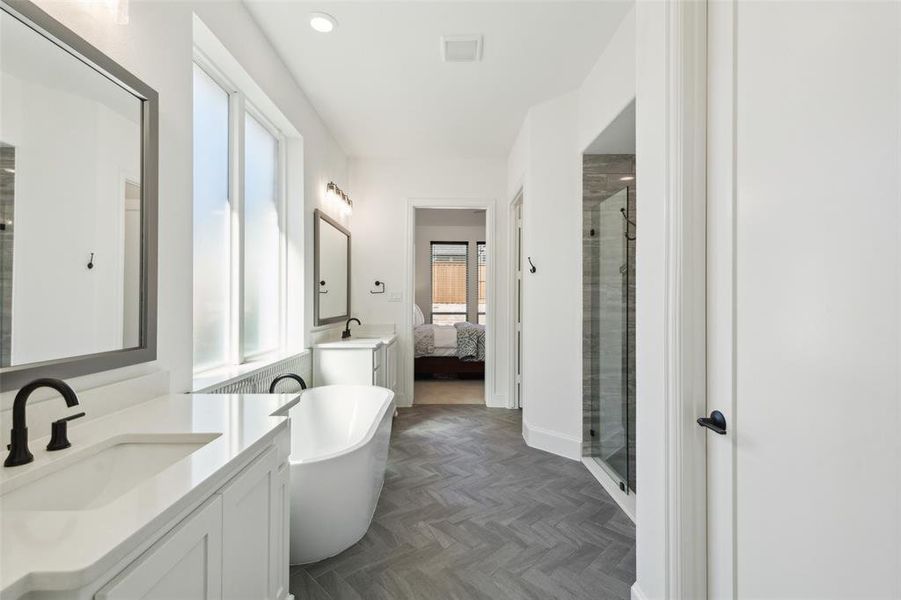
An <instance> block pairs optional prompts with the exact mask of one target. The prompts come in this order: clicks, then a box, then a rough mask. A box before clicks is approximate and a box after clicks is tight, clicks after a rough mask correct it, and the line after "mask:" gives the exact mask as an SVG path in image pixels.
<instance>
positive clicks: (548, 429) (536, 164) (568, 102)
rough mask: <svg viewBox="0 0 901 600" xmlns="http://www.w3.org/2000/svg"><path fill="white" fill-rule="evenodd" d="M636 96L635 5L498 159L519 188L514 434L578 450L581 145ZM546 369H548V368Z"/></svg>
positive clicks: (511, 187)
mask: <svg viewBox="0 0 901 600" xmlns="http://www.w3.org/2000/svg"><path fill="white" fill-rule="evenodd" d="M634 97H635V11H634V9H633V10H630V11H629V12H628V13H627V14H626V16H625V17H624V18H623V21H622V23H621V24H620V25H619V27H618V29H617V31H616V33H615V34H614V36H613V38H611V41H610V43H609V44H608V46H607V48H606V49H605V50H604V52H603V54H602V55H601V56H600V57H599V59H598V61H597V63H596V64H595V66H594V68H593V69H592V70H591V72H590V73H589V75H588V76H587V78H586V80H585V82H584V83H583V84H582V86H580V88H579V89H577V90H574V91H572V92H571V93H569V94H565V95H563V96H560V97H558V98H555V99H553V100H549V101H547V102H545V103H543V104H540V105H537V106H534V107H533V108H532V109H531V110H530V111H529V114H528V116H527V117H526V120H525V123H523V127H522V129H521V130H520V133H519V136H518V137H517V140H516V142H515V144H514V146H513V148H512V150H511V153H510V156H509V158H508V161H507V198H506V201H507V202H509V201H510V200H512V199H513V197H514V196H515V194H516V192H517V191H518V190H519V189H520V187H522V188H523V190H524V194H523V253H524V254H525V256H531V257H532V259H533V261H534V262H535V266H536V267H537V269H538V270H537V272H536V273H534V274H531V273H529V272H528V271H526V272H525V273H524V281H523V311H524V319H523V328H524V331H523V399H522V403H523V435H524V437H525V439H526V441H527V442H528V443H529V444H530V445H532V446H534V447H537V448H541V449H544V450H548V451H550V452H554V453H556V454H560V455H561V456H566V457H569V458H572V459H578V458H579V457H580V456H581V443H582V262H581V258H580V257H581V256H582V243H581V241H582V229H581V227H582V151H583V150H584V149H585V148H586V147H587V146H588V145H589V144H590V143H591V142H592V141H593V140H594V139H595V138H596V137H597V136H598V135H599V134H600V133H601V132H602V131H603V130H604V128H605V127H606V126H607V125H608V124H610V123H611V122H612V121H613V120H614V119H615V118H616V117H617V115H619V113H620V112H621V111H622V110H623V109H624V108H625V107H626V106H627V105H628V104H629V102H631V101H632V99H634ZM550 373H553V374H554V375H553V376H549V374H550Z"/></svg>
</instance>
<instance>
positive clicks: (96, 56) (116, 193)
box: [0, 0, 158, 391]
mask: <svg viewBox="0 0 901 600" xmlns="http://www.w3.org/2000/svg"><path fill="white" fill-rule="evenodd" d="M157 115H158V96H157V93H156V92H155V91H154V90H153V89H151V88H150V87H149V86H148V85H146V84H145V83H143V82H142V81H141V80H139V79H138V78H137V77H135V76H134V75H132V74H131V73H129V72H128V71H127V70H125V69H124V68H123V67H121V66H120V65H118V64H117V63H116V62H114V61H113V60H112V59H110V58H109V57H107V56H106V55H104V54H103V53H101V52H100V51H99V50H97V49H96V48H94V47H93V46H91V45H90V44H88V43H87V42H86V41H84V40H83V39H82V38H80V37H79V36H77V35H76V34H75V33H73V32H72V31H70V30H69V29H67V28H66V27H65V26H63V25H62V24H61V23H59V22H57V21H56V20H54V19H53V18H51V17H50V16H49V15H47V14H46V13H45V12H43V11H42V10H40V9H39V8H38V7H37V6H35V5H34V4H32V3H30V2H23V1H12V0H0V388H2V390H4V391H5V390H10V389H15V388H18V387H20V386H21V385H22V384H24V383H25V382H27V381H29V380H31V379H34V378H37V377H73V376H78V375H85V374H88V373H95V372H99V371H105V370H109V369H113V368H117V367H122V366H126V365H131V364H137V363H142V362H147V361H152V360H154V359H155V358H156V294H157V156H158V154H157V152H158V150H157Z"/></svg>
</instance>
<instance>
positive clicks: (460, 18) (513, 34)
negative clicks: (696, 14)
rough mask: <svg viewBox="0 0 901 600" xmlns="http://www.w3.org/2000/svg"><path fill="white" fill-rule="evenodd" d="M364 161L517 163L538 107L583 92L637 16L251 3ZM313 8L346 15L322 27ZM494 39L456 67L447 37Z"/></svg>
mask: <svg viewBox="0 0 901 600" xmlns="http://www.w3.org/2000/svg"><path fill="white" fill-rule="evenodd" d="M244 1H245V4H246V5H247V6H248V8H249V10H250V12H251V14H252V15H253V16H254V18H255V19H256V21H257V22H258V23H259V25H260V26H261V27H262V29H263V31H264V32H266V34H267V35H268V37H269V39H270V40H271V41H272V44H273V45H274V47H275V48H276V50H277V51H278V52H279V54H280V55H281V56H282V58H283V59H284V61H285V63H286V64H287V65H288V67H289V69H290V70H291V72H292V73H293V74H294V77H295V78H296V79H297V81H298V83H299V84H300V85H301V87H303V89H304V91H305V92H306V93H307V95H308V96H309V98H310V100H311V101H312V103H313V105H314V106H315V107H316V110H317V111H318V112H319V114H320V115H321V116H322V118H323V120H324V121H325V123H326V125H327V126H328V127H329V129H331V131H332V132H333V133H334V134H335V136H336V137H337V139H338V142H339V143H340V144H341V145H342V147H343V148H344V150H345V151H346V152H347V153H348V154H349V155H350V156H353V157H366V158H409V157H418V156H427V157H454V158H477V157H494V158H497V157H506V156H507V154H508V152H509V150H510V147H511V146H512V144H513V140H514V139H515V137H516V134H517V132H518V130H519V127H520V126H521V124H522V121H523V119H524V118H525V114H526V111H527V110H528V109H529V107H530V106H532V105H534V104H537V103H539V102H542V101H544V100H547V99H550V98H553V97H555V96H558V95H560V94H562V93H564V92H567V91H570V90H573V89H575V88H577V87H578V86H579V85H580V84H581V82H582V80H583V79H584V78H585V76H586V75H587V74H588V72H589V70H590V69H591V67H592V66H593V65H594V63H595V61H596V60H597V58H598V56H600V54H601V52H602V51H603V49H604V47H605V46H606V45H607V42H608V41H609V39H610V37H611V36H612V34H613V32H614V31H615V30H616V27H617V26H618V25H619V23H620V21H621V20H622V18H623V16H624V15H625V13H626V12H627V11H628V9H629V6H630V5H631V1H629V0H605V1H595V2H584V1H583V2H567V1H545V2H510V1H506V2H464V1H454V2H449V1H445V2H425V1H423V2H382V1H375V0H370V1H364V2H341V1H324V2H307V1H291V2H273V1H271V0H244ZM311 11H325V12H327V13H329V14H331V15H333V16H334V17H335V18H336V19H337V20H338V28H337V29H336V30H335V31H334V32H332V33H330V34H321V33H317V32H315V31H313V30H312V29H311V28H310V26H309V23H308V15H309V13H310V12H311ZM447 34H449V35H454V34H482V35H484V47H483V53H482V54H483V60H482V61H481V62H477V63H444V62H442V60H441V36H442V35H447Z"/></svg>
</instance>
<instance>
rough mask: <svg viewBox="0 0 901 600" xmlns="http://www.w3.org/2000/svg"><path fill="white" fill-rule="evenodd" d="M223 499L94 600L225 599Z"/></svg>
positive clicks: (172, 534)
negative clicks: (223, 588) (223, 579)
mask: <svg viewBox="0 0 901 600" xmlns="http://www.w3.org/2000/svg"><path fill="white" fill-rule="evenodd" d="M222 566H223V565H222V498H221V497H219V496H215V497H214V498H213V499H211V500H210V501H209V502H207V503H206V504H205V505H203V506H202V507H201V508H199V509H197V510H196V511H194V512H193V513H191V514H190V515H189V516H188V517H187V518H185V519H184V520H183V521H182V522H181V523H179V524H178V525H176V526H175V527H174V528H173V530H172V531H170V532H169V533H168V534H166V536H165V537H164V538H163V539H161V540H160V541H159V542H157V543H156V544H154V545H153V546H152V547H151V548H150V549H149V550H147V552H145V553H144V554H142V555H141V556H140V557H139V558H138V559H137V560H136V561H134V562H133V563H132V564H130V565H129V566H128V567H126V569H125V570H124V571H122V573H120V574H119V575H117V576H116V577H115V578H114V579H113V580H112V581H111V582H110V583H108V584H107V585H106V586H105V587H104V588H103V589H101V590H100V591H99V592H97V594H96V595H95V596H94V598H95V599H96V600H138V599H141V600H172V598H196V599H197V600H214V599H216V600H218V599H219V598H222Z"/></svg>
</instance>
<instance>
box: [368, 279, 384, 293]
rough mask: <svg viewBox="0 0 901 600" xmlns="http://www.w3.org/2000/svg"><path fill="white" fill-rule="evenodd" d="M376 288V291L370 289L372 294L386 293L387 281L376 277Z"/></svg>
mask: <svg viewBox="0 0 901 600" xmlns="http://www.w3.org/2000/svg"><path fill="white" fill-rule="evenodd" d="M375 288H376V291H374V292H373V291H372V290H369V293H370V294H384V293H385V282H384V281H379V280H378V279H376V280H375Z"/></svg>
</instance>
